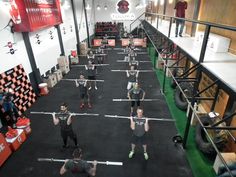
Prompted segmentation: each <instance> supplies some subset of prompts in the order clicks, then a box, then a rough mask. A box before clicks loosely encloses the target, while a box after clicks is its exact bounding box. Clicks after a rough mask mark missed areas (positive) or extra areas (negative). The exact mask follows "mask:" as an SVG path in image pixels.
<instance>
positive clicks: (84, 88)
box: [77, 80, 87, 94]
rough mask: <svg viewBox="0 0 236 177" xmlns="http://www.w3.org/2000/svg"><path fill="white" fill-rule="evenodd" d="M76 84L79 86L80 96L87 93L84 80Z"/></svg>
mask: <svg viewBox="0 0 236 177" xmlns="http://www.w3.org/2000/svg"><path fill="white" fill-rule="evenodd" d="M77 83H78V84H79V91H80V94H85V93H87V85H86V81H85V80H79V81H78V82H77Z"/></svg>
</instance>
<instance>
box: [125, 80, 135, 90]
mask: <svg viewBox="0 0 236 177" xmlns="http://www.w3.org/2000/svg"><path fill="white" fill-rule="evenodd" d="M134 84H135V82H128V85H127V90H130V89H131V88H132V87H133V85H134Z"/></svg>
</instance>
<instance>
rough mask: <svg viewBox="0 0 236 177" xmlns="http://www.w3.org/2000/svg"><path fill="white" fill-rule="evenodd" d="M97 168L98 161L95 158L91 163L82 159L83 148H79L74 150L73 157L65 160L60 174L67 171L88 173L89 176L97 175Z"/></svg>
mask: <svg viewBox="0 0 236 177" xmlns="http://www.w3.org/2000/svg"><path fill="white" fill-rule="evenodd" d="M96 170H97V161H96V160H94V162H93V164H89V163H88V162H87V161H85V160H82V149H80V148H77V149H75V150H74V152H73V159H70V160H69V159H67V160H65V163H64V164H63V166H62V167H61V169H60V175H64V174H65V173H66V172H67V171H70V172H71V173H73V174H75V173H78V174H83V173H86V174H88V175H89V176H95V175H96Z"/></svg>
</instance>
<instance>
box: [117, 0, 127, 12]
mask: <svg viewBox="0 0 236 177" xmlns="http://www.w3.org/2000/svg"><path fill="white" fill-rule="evenodd" d="M117 11H118V12H119V13H121V14H125V13H127V12H128V11H129V2H128V1H126V0H121V1H119V2H118V3H117Z"/></svg>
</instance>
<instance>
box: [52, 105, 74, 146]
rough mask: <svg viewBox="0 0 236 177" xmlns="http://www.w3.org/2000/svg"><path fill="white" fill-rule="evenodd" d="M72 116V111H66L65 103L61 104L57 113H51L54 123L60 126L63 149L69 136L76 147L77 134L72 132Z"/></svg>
mask: <svg viewBox="0 0 236 177" xmlns="http://www.w3.org/2000/svg"><path fill="white" fill-rule="evenodd" d="M72 116H73V113H70V112H69V111H68V107H67V104H66V103H62V104H61V106H60V112H59V113H58V114H56V113H55V112H54V113H53V114H52V117H53V123H54V125H58V124H59V125H60V127H61V137H62V140H63V146H62V148H63V149H65V148H67V147H68V146H67V139H68V137H70V138H71V139H72V140H73V141H74V144H75V147H78V143H77V136H76V134H75V133H74V131H73V128H72Z"/></svg>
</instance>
